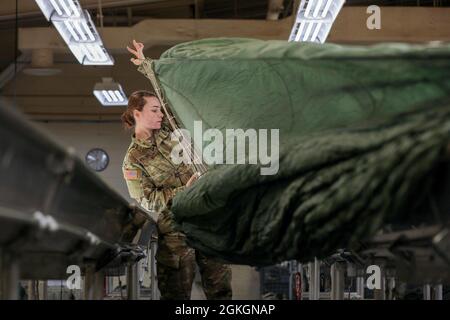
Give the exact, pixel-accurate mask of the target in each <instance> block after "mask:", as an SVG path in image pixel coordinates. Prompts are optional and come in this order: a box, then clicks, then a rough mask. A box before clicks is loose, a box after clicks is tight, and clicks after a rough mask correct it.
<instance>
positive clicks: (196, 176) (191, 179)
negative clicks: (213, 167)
mask: <svg viewBox="0 0 450 320" xmlns="http://www.w3.org/2000/svg"><path fill="white" fill-rule="evenodd" d="M198 177H199V175H198V172H196V173H194V174H193V175H192V176H191V178H190V179H189V181H188V182H187V183H186V187H190V186H191V185H192V184H193V183H194V182H195V181H197V179H198Z"/></svg>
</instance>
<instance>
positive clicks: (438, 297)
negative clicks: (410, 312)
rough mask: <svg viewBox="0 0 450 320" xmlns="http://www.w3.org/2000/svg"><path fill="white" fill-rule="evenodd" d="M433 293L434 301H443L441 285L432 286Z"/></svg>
mask: <svg viewBox="0 0 450 320" xmlns="http://www.w3.org/2000/svg"><path fill="white" fill-rule="evenodd" d="M433 291H434V300H443V295H442V284H437V285H435V286H433Z"/></svg>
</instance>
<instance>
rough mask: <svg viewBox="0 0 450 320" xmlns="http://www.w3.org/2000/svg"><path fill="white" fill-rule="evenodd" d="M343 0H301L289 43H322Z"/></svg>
mask: <svg viewBox="0 0 450 320" xmlns="http://www.w3.org/2000/svg"><path fill="white" fill-rule="evenodd" d="M344 3H345V0H302V2H301V3H300V6H299V7H298V12H297V17H296V20H295V23H294V26H293V28H292V31H291V35H290V37H289V41H297V42H300V41H308V42H317V43H324V42H325V41H326V39H327V37H328V34H329V33H330V30H331V27H332V25H333V23H334V21H335V20H336V17H337V16H338V14H339V12H340V11H341V9H342V6H343V5H344Z"/></svg>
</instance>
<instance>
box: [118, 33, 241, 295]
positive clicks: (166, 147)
mask: <svg viewBox="0 0 450 320" xmlns="http://www.w3.org/2000/svg"><path fill="white" fill-rule="evenodd" d="M133 44H134V47H135V50H132V49H130V48H128V47H127V49H128V50H129V51H130V52H131V53H133V54H134V55H135V56H136V58H135V59H134V58H132V59H131V61H132V62H133V63H134V64H136V65H139V68H138V70H139V71H140V72H142V73H144V74H146V69H145V67H143V65H142V62H143V61H145V57H144V55H143V48H144V46H143V44H141V43H137V42H136V41H134V40H133ZM165 120H166V119H164V114H163V113H162V111H161V104H160V101H159V100H158V98H157V97H156V95H155V94H154V93H152V92H149V91H143V90H141V91H136V92H134V93H133V94H131V96H130V97H129V100H128V108H127V110H126V111H125V112H124V113H123V115H122V121H123V123H124V125H125V126H126V127H127V128H133V127H134V134H133V136H132V141H131V144H130V146H129V148H128V150H127V153H126V155H125V159H124V162H123V166H122V170H123V174H124V178H125V181H126V183H127V186H128V191H129V193H130V196H131V197H132V198H134V199H136V200H137V201H138V202H139V203H140V204H141V206H143V207H144V208H145V209H147V210H149V211H153V212H156V213H158V221H157V225H158V251H157V253H156V260H157V262H158V263H157V275H158V287H159V290H160V292H161V299H179V300H181V299H190V295H191V288H192V282H193V279H194V274H195V263H196V262H197V264H198V266H199V269H200V274H201V276H202V285H203V290H204V292H205V295H206V297H207V298H208V299H231V295H232V293H231V269H230V267H229V266H226V265H223V264H221V263H218V262H216V261H214V260H211V259H210V258H206V257H205V256H204V255H202V254H201V253H200V252H199V251H196V250H194V249H192V248H190V247H188V246H187V244H186V241H185V237H186V236H185V235H184V234H183V233H181V232H177V231H176V230H174V228H173V220H172V218H171V212H170V206H171V201H172V198H173V197H174V196H175V194H176V193H177V192H179V191H180V190H183V189H184V188H186V187H189V186H190V185H191V184H192V183H193V182H194V181H195V180H196V177H197V176H196V175H195V174H193V171H192V170H191V168H190V167H189V166H187V165H185V164H179V165H176V164H174V163H173V162H172V160H171V157H170V153H171V150H172V148H173V147H174V146H175V144H176V143H177V142H173V141H171V137H170V128H169V125H168V123H167V121H165Z"/></svg>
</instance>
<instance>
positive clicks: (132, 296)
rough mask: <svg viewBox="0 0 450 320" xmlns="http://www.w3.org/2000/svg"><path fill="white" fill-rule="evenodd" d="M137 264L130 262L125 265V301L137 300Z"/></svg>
mask: <svg viewBox="0 0 450 320" xmlns="http://www.w3.org/2000/svg"><path fill="white" fill-rule="evenodd" d="M138 266H139V265H138V263H136V262H130V263H129V264H128V265H127V299H128V300H138V299H139V275H138V270H139V268H138Z"/></svg>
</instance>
